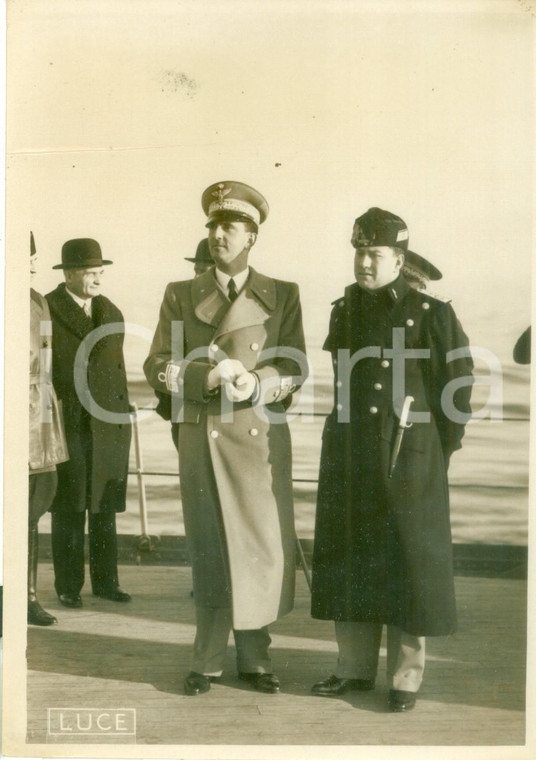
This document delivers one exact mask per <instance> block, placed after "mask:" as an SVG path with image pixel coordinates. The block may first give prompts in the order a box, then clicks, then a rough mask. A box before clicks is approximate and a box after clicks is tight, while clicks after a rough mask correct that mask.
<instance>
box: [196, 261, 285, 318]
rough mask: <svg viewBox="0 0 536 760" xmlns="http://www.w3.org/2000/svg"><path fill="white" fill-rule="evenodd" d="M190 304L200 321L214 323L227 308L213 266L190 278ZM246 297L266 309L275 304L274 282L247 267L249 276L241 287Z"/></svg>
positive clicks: (270, 309) (269, 309)
mask: <svg viewBox="0 0 536 760" xmlns="http://www.w3.org/2000/svg"><path fill="white" fill-rule="evenodd" d="M191 293H192V304H193V307H194V310H195V313H196V315H197V317H198V318H199V319H201V321H202V322H207V323H208V324H213V325H216V324H218V323H219V322H220V320H221V318H222V317H223V314H224V313H225V311H227V309H228V308H229V301H228V299H227V298H226V297H224V295H223V293H222V291H221V289H220V287H219V286H218V283H217V281H216V275H215V273H214V268H212V269H209V270H208V271H207V272H205V273H204V274H202V275H200V276H199V277H196V279H195V280H192V291H191ZM243 294H245V296H246V297H249V298H253V299H254V300H255V301H258V302H259V303H260V304H261V305H262V306H263V307H264V308H265V309H267V310H268V311H273V310H274V309H275V306H276V289H275V282H274V280H273V279H272V278H271V277H266V276H265V275H263V274H259V272H257V271H255V269H253V267H249V277H248V279H247V282H246V284H245V287H244V289H243Z"/></svg>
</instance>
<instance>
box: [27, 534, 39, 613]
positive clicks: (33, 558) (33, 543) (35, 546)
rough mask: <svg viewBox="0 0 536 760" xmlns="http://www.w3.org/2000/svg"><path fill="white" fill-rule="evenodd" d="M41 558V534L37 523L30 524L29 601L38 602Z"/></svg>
mask: <svg viewBox="0 0 536 760" xmlns="http://www.w3.org/2000/svg"><path fill="white" fill-rule="evenodd" d="M38 558H39V533H38V532H37V522H33V521H30V522H29V524H28V601H29V602H35V601H37V590H36V589H37V563H38Z"/></svg>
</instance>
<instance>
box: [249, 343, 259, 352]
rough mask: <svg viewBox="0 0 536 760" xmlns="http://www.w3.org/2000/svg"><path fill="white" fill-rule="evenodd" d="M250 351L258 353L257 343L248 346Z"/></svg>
mask: <svg viewBox="0 0 536 760" xmlns="http://www.w3.org/2000/svg"><path fill="white" fill-rule="evenodd" d="M250 348H251V350H252V351H258V350H259V344H258V343H252V344H251V346H250Z"/></svg>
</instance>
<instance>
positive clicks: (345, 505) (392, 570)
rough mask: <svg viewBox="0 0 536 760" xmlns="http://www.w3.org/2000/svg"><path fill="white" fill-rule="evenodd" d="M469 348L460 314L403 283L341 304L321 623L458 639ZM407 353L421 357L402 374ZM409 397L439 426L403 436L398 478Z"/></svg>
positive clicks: (320, 554)
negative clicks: (461, 463) (458, 526)
mask: <svg viewBox="0 0 536 760" xmlns="http://www.w3.org/2000/svg"><path fill="white" fill-rule="evenodd" d="M393 328H399V329H398V331H396V332H395V333H394V332H393ZM393 340H394V341H395V345H397V350H396V351H395V352H393V350H392V349H393ZM396 341H398V344H396ZM400 341H401V342H400ZM467 345H468V340H467V337H466V335H465V334H464V332H463V330H462V328H461V326H460V324H459V322H458V320H457V318H456V316H455V314H454V311H453V309H452V307H451V306H450V304H448V303H444V302H442V301H439V300H438V299H435V298H433V297H431V296H428V295H426V294H425V293H421V292H417V291H416V290H413V289H412V288H411V287H410V286H409V285H408V283H407V282H406V281H405V279H404V278H403V276H402V275H400V276H399V278H398V279H397V280H396V281H395V282H394V283H391V284H390V285H389V286H388V287H385V288H382V289H380V290H378V291H375V292H367V291H365V290H364V289H361V288H360V287H359V285H357V284H354V285H351V286H350V287H348V288H347V289H346V292H345V296H344V298H342V299H340V300H339V301H337V302H335V306H334V308H333V311H332V315H331V322H330V330H329V335H328V338H327V340H326V343H325V345H324V348H325V349H327V350H329V351H331V354H332V359H333V366H334V374H335V394H336V405H335V407H334V409H333V411H332V412H331V413H330V415H329V416H328V418H327V420H326V423H325V427H324V432H323V444H322V454H321V464H320V476H319V488H318V503H317V514H316V526H315V542H314V556H313V593H312V615H313V617H315V618H321V619H329V620H337V621H360V622H375V623H384V624H389V625H395V626H398V627H400V628H402V629H403V630H404V631H406V632H408V633H411V634H413V635H417V636H421V635H422V636H424V635H439V634H447V633H450V632H452V631H454V630H455V627H456V611H455V597H454V583H453V570H452V543H451V532H450V517H449V496H448V484H447V466H448V460H449V457H450V455H451V454H452V452H453V451H455V450H456V449H458V448H460V446H461V439H462V436H463V432H464V423H465V422H466V420H467V418H468V415H469V414H470V405H469V401H470V394H471V384H472V374H471V372H472V366H473V365H472V360H471V358H470V355H469V352H468V351H467V350H466V351H463V355H462V356H460V357H459V358H454V359H452V360H449V358H452V357H448V356H447V352H449V351H451V350H452V349H456V348H463V347H467ZM368 347H372V349H370V348H368ZM363 349H368V350H363ZM360 350H362V351H361V353H360V354H356V352H358V351H360ZM401 350H402V351H403V350H417V351H418V352H419V353H418V354H417V355H416V356H415V355H414V356H413V358H411V357H409V356H408V357H407V358H406V360H405V362H404V364H403V365H402V371H401V370H400V367H401V364H400V353H401ZM348 356H351V357H352V360H351V362H350V364H349V363H348V359H347V357H348ZM395 356H396V357H398V358H396V360H395ZM352 363H353V368H352V369H351V374H350V372H349V367H350V365H351V364H352ZM401 378H403V379H404V385H405V387H403V385H402V381H401ZM463 378H465V380H464V379H463ZM457 379H459V387H458V386H455V382H456V380H457ZM449 383H451V385H448V384H449ZM446 387H447V390H446V391H445V396H444V398H443V402H442V393H443V391H444V389H445V388H446ZM456 387H457V390H456ZM450 391H452V393H450ZM408 395H409V396H413V397H414V402H413V405H412V407H411V410H412V411H413V412H419V413H423V412H424V413H426V412H428V414H429V418H428V421H420V422H417V421H414V422H413V425H412V426H411V427H410V428H407V429H406V430H405V432H404V436H403V438H402V443H401V447H400V453H399V456H398V459H397V462H396V466H395V469H394V471H393V474H392V477H389V471H390V465H391V458H392V452H393V449H394V443H395V437H396V434H397V429H398V423H399V416H398V415H400V412H401V400H402V398H403V397H404V396H408ZM448 397H451V398H452V400H453V403H454V406H455V408H456V409H457V410H458V412H460V414H459V415H456V414H452V413H451V411H449V408H448ZM345 415H346V416H345ZM421 419H422V418H421Z"/></svg>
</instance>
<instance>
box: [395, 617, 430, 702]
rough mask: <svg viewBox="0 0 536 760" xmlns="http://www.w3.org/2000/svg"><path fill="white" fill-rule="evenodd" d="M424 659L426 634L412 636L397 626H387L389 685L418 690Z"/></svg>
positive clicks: (404, 689) (406, 689)
mask: <svg viewBox="0 0 536 760" xmlns="http://www.w3.org/2000/svg"><path fill="white" fill-rule="evenodd" d="M424 661H425V638H424V636H412V635H411V634H409V633H406V632H405V631H403V630H402V629H401V628H397V627H396V626H388V627H387V685H388V687H389V688H390V689H397V690H400V691H413V692H417V691H418V690H419V687H420V685H421V682H422V678H423V673H424Z"/></svg>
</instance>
